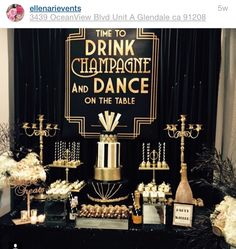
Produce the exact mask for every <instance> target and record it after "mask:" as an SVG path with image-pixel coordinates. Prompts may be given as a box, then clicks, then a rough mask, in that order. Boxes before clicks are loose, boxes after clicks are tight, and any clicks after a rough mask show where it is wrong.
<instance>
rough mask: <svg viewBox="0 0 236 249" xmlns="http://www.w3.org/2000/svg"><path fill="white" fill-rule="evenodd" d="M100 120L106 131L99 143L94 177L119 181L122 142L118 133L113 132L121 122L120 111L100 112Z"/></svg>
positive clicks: (99, 179) (101, 179)
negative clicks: (119, 140) (118, 140)
mask: <svg viewBox="0 0 236 249" xmlns="http://www.w3.org/2000/svg"><path fill="white" fill-rule="evenodd" d="M98 117H99V121H100V122H101V124H102V126H103V127H104V129H105V131H104V132H103V134H101V135H100V141H99V142H98V143H97V144H98V156H97V162H96V165H95V175H94V179H95V180H98V181H119V180H120V179H121V173H120V143H119V142H117V135H116V134H114V133H113V131H114V129H115V128H116V126H117V125H118V123H119V119H120V117H121V114H120V113H117V114H115V113H114V112H111V113H110V114H109V112H108V111H105V112H104V114H103V113H99V114H98Z"/></svg>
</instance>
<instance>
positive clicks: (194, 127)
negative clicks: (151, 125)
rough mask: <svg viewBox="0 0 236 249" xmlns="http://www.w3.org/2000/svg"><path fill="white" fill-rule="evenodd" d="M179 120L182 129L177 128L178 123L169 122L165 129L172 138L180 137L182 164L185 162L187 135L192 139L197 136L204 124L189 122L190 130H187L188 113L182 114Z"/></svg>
mask: <svg viewBox="0 0 236 249" xmlns="http://www.w3.org/2000/svg"><path fill="white" fill-rule="evenodd" d="M178 121H181V130H177V124H167V125H166V128H165V130H167V131H168V136H169V137H170V138H176V139H177V138H180V162H181V165H182V164H183V163H184V139H185V137H186V138H192V139H195V138H197V137H198V135H199V132H200V130H202V125H201V124H189V127H188V130H186V128H185V126H186V124H185V122H186V115H180V119H179V120H178Z"/></svg>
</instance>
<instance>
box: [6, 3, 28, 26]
mask: <svg viewBox="0 0 236 249" xmlns="http://www.w3.org/2000/svg"><path fill="white" fill-rule="evenodd" d="M24 13H25V11H24V9H23V7H22V6H21V5H20V4H11V5H10V6H9V7H8V8H7V12H6V14H7V18H8V19H9V20H11V21H12V22H19V21H20V20H22V18H23V17H24Z"/></svg>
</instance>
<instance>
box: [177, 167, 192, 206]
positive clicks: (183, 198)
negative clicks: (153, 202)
mask: <svg viewBox="0 0 236 249" xmlns="http://www.w3.org/2000/svg"><path fill="white" fill-rule="evenodd" d="M180 173H181V181H180V183H179V186H178V188H177V190H176V194H175V201H176V202H179V203H188V204H192V202H193V193H192V190H191V188H190V185H189V183H188V177H187V164H186V163H182V164H181V171H180Z"/></svg>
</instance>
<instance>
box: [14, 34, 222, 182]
mask: <svg viewBox="0 0 236 249" xmlns="http://www.w3.org/2000/svg"><path fill="white" fill-rule="evenodd" d="M151 31H152V32H156V33H157V34H158V36H159V38H160V48H159V49H160V50H159V55H160V56H159V69H158V70H159V73H158V111H157V120H156V121H155V122H154V123H153V124H152V125H150V126H145V127H142V129H141V135H140V136H139V137H138V138H137V139H135V140H122V141H121V146H122V151H121V152H122V153H121V162H122V164H123V166H124V174H125V176H126V177H127V178H128V179H129V181H130V183H131V185H133V186H135V184H136V183H137V182H140V181H145V182H149V181H151V179H152V175H151V173H150V172H147V173H146V172H145V173H144V172H138V170H137V168H138V164H139V163H140V162H141V144H142V142H151V144H152V147H157V143H158V141H161V142H164V141H165V142H166V144H167V152H166V154H167V155H166V158H167V160H166V161H167V162H168V163H169V165H170V167H171V170H170V171H169V172H164V173H162V172H160V173H159V172H158V176H157V181H158V183H159V182H161V181H162V180H166V181H169V182H171V183H172V184H173V185H174V186H176V184H177V183H178V181H179V168H180V167H179V160H180V159H179V154H180V153H179V150H180V148H179V147H180V141H179V140H173V139H170V138H168V136H167V134H166V131H164V130H163V129H164V128H165V124H166V123H176V122H177V119H179V115H180V114H187V118H188V122H189V123H201V124H203V128H204V130H203V131H202V132H201V134H200V136H199V138H198V139H196V140H190V139H186V154H185V158H186V162H187V163H188V164H189V166H190V167H192V166H193V165H194V160H195V158H196V153H197V152H199V151H201V146H202V144H205V145H207V146H208V147H211V146H213V145H214V140H215V128H216V110H217V93H218V79H219V66H220V34H221V31H220V30H208V29H201V30H197V29H193V30H192V29H191V30H190V29H161V30H160V29H158V30H153V29H152V30H151ZM66 33H67V30H65V29H40V30H38V29H23V30H22V29H17V30H15V48H14V49H15V65H14V70H15V76H14V77H15V90H14V91H15V123H16V124H18V125H20V124H22V123H23V122H25V121H29V122H33V121H35V119H36V115H37V114H39V113H42V114H45V116H46V118H47V121H49V122H53V123H57V124H59V127H60V129H61V130H60V132H59V133H58V135H57V136H56V137H55V138H53V139H47V138H45V139H44V141H45V146H44V147H45V150H44V158H45V160H44V161H45V163H46V164H47V163H50V162H52V160H53V155H54V152H53V149H54V142H55V141H56V140H58V139H63V140H70V141H78V140H79V141H81V159H82V161H83V162H85V166H84V167H86V168H85V169H86V170H85V174H86V176H85V177H87V178H90V177H91V176H92V174H93V165H94V162H95V158H96V153H97V148H96V140H94V139H83V138H82V137H81V136H80V135H79V134H78V133H77V127H76V126H75V125H71V133H69V134H70V135H68V132H66V133H65V132H63V129H64V127H63V122H64V87H65V83H64V79H65V65H64V61H65V58H64V56H65V54H64V51H65V49H64V48H65V39H66ZM67 129H68V128H67ZM20 131H21V132H20V133H18V135H17V137H16V139H15V142H16V143H15V146H16V147H19V146H22V145H23V146H25V147H28V148H33V149H35V150H36V151H37V150H38V138H27V137H26V136H25V135H24V133H23V130H22V129H21V130H20ZM65 134H67V135H65ZM71 173H72V172H71ZM61 174H62V173H61ZM74 174H75V173H74ZM76 174H78V172H76ZM72 175H73V173H72ZM57 177H60V175H59V173H58V171H52V172H51V174H50V177H49V180H54V179H55V178H57ZM74 177H76V176H74ZM190 177H193V176H191V175H190ZM195 177H196V176H195ZM198 177H199V176H198Z"/></svg>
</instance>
